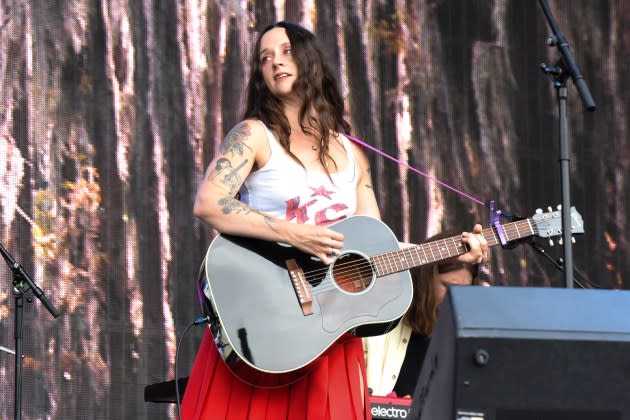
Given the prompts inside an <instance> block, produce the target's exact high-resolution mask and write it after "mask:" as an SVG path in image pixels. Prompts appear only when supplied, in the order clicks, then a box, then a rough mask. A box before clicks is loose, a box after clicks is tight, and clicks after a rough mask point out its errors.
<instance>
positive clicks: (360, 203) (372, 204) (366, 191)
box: [351, 143, 381, 220]
mask: <svg viewBox="0 0 630 420" xmlns="http://www.w3.org/2000/svg"><path fill="white" fill-rule="evenodd" d="M351 144H352V153H353V154H354V156H355V162H356V164H357V171H358V174H359V180H358V182H357V209H356V211H355V214H361V215H365V216H372V217H375V218H377V219H379V220H380V219H381V212H380V211H379V208H378V203H377V202H376V196H375V195H374V188H373V184H372V174H371V171H370V162H369V161H368V159H367V156H365V153H364V152H363V150H362V149H361V148H359V146H357V145H356V144H355V143H351Z"/></svg>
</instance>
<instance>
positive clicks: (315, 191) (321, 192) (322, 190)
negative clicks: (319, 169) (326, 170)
mask: <svg viewBox="0 0 630 420" xmlns="http://www.w3.org/2000/svg"><path fill="white" fill-rule="evenodd" d="M309 188H310V189H311V190H313V194H311V197H317V196H318V195H321V196H322V197H326V198H327V199H329V200H332V197H331V196H330V194H331V193H332V194H334V191H328V190H327V189H326V187H324V186H323V185H322V186H321V187H319V188H313V187H309Z"/></svg>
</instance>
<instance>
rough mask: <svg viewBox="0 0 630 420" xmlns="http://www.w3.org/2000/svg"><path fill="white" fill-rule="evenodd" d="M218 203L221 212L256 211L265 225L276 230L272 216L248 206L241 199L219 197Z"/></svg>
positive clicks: (244, 212)
mask: <svg viewBox="0 0 630 420" xmlns="http://www.w3.org/2000/svg"><path fill="white" fill-rule="evenodd" d="M219 205H220V206H221V210H222V211H223V214H231V213H235V214H239V213H243V214H249V213H256V214H258V215H260V216H262V218H263V220H264V221H265V223H266V224H267V226H269V228H270V229H271V230H273V231H274V232H277V229H276V228H275V227H274V226H273V225H274V223H275V220H274V218H273V217H271V216H268V215H266V214H264V213H262V212H260V211H258V210H256V209H254V208H252V207H250V206H248V205H247V204H245V203H243V202H242V201H239V200H236V199H234V198H228V197H226V198H221V199H219Z"/></svg>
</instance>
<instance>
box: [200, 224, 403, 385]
mask: <svg viewBox="0 0 630 420" xmlns="http://www.w3.org/2000/svg"><path fill="white" fill-rule="evenodd" d="M331 229H333V230H336V231H338V232H341V233H343V234H344V236H345V239H344V249H343V250H342V251H341V254H340V255H339V256H338V257H337V259H336V260H335V262H334V263H333V264H332V265H330V266H327V265H325V264H322V263H321V262H320V261H319V260H318V259H316V258H314V257H312V256H310V255H307V254H305V253H303V252H301V251H299V250H298V249H296V248H293V247H290V246H285V245H282V244H278V243H274V242H267V241H261V240H254V239H251V238H243V237H236V236H230V235H219V236H217V237H216V238H215V239H214V240H213V242H212V244H211V245H210V247H209V249H208V252H207V255H206V260H205V273H202V280H204V285H203V288H204V294H205V295H206V297H207V303H208V304H209V308H208V309H209V311H210V316H211V319H212V323H211V327H210V328H211V331H212V334H213V337H214V339H215V343H216V344H217V347H218V348H219V351H220V353H221V355H222V357H223V359H224V361H225V362H226V364H227V365H228V367H229V368H230V369H231V370H232V372H234V373H235V374H236V375H237V376H238V377H239V378H241V379H242V380H244V381H245V382H248V383H250V384H252V385H256V386H265V387H273V386H281V385H286V384H288V383H290V382H292V381H295V380H297V379H299V378H300V377H301V376H302V375H304V374H305V373H306V372H307V371H308V369H309V367H310V364H311V363H312V362H313V361H314V360H315V359H317V357H318V356H320V355H321V354H322V353H324V352H325V351H326V350H327V349H328V348H329V347H330V346H331V345H332V344H333V343H334V342H335V341H337V340H338V339H340V338H341V337H342V336H343V335H344V334H345V333H346V332H348V331H350V330H352V329H353V328H355V327H358V326H361V325H366V324H381V323H387V322H390V321H393V320H396V319H397V318H399V317H401V316H402V315H403V314H404V313H405V311H406V310H407V308H408V307H409V305H410V303H411V298H412V283H411V276H410V274H409V272H408V271H402V272H397V273H394V274H388V275H385V276H382V277H378V278H377V274H376V270H375V269H374V267H373V266H372V265H371V263H370V260H369V257H371V256H373V255H378V254H383V253H386V252H390V251H395V250H398V249H399V245H398V241H397V239H396V237H395V235H394V234H393V233H392V231H391V230H390V229H389V228H388V227H387V226H386V225H385V224H383V223H382V222H380V221H379V220H377V219H374V218H371V217H367V216H354V217H351V218H348V219H345V220H342V221H341V222H338V223H336V224H334V225H332V226H331ZM288 261H293V267H295V266H297V267H298V268H299V270H300V271H301V272H303V274H304V278H305V279H307V283H306V284H307V287H308V288H309V292H310V297H311V302H310V306H309V307H308V310H306V309H305V307H304V306H303V305H301V304H300V300H299V299H298V292H296V288H295V287H294V284H293V283H292V277H291V271H290V270H289V268H288V267H289V265H288ZM357 266H360V267H361V269H360V270H359V271H357V270H356V269H348V267H357Z"/></svg>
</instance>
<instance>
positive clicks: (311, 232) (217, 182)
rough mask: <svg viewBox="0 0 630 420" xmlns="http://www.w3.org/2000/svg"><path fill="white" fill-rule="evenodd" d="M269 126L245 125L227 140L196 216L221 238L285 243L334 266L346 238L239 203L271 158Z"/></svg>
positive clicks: (196, 207) (208, 174) (207, 176)
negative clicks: (248, 183) (242, 190)
mask: <svg viewBox="0 0 630 420" xmlns="http://www.w3.org/2000/svg"><path fill="white" fill-rule="evenodd" d="M269 153H270V151H269V146H268V141H267V134H266V132H265V129H264V127H263V126H262V125H261V124H258V123H257V122H255V121H251V120H246V121H243V122H241V123H239V124H237V125H236V126H235V127H234V128H233V129H232V130H231V131H230V132H229V133H228V135H227V136H226V137H225V140H224V141H223V143H222V144H221V147H220V150H219V152H218V153H217V155H216V156H215V157H214V159H213V160H212V162H211V163H210V165H208V168H207V169H206V173H205V175H204V178H203V180H202V181H201V184H200V185H199V188H198V190H197V195H196V197H195V205H194V210H193V211H194V215H195V216H196V217H197V218H199V219H200V220H201V221H203V222H204V223H206V224H207V225H209V226H211V227H213V228H215V229H217V230H218V231H219V232H221V233H227V234H232V235H238V236H248V237H254V238H259V239H264V240H268V241H275V242H283V243H287V244H290V245H293V246H294V247H296V248H298V249H300V250H302V251H304V252H306V253H309V254H311V255H314V256H316V257H318V258H320V259H321V260H322V261H323V262H324V263H327V264H328V263H330V262H332V257H331V255H330V254H331V248H335V249H341V248H342V247H343V235H342V234H341V233H338V232H335V231H333V230H332V229H328V228H324V227H320V226H314V225H301V224H296V223H291V222H288V221H285V220H281V219H278V218H275V217H272V216H270V215H268V214H264V213H262V212H260V211H258V210H257V209H255V208H253V207H251V206H249V205H247V204H245V203H243V202H242V201H240V200H238V199H236V198H235V197H236V194H237V193H238V191H239V189H240V188H241V185H243V182H244V181H245V179H246V178H247V176H248V175H249V174H250V172H251V171H252V170H253V169H254V168H255V167H260V166H261V164H262V163H264V162H266V160H267V159H268V158H269Z"/></svg>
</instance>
